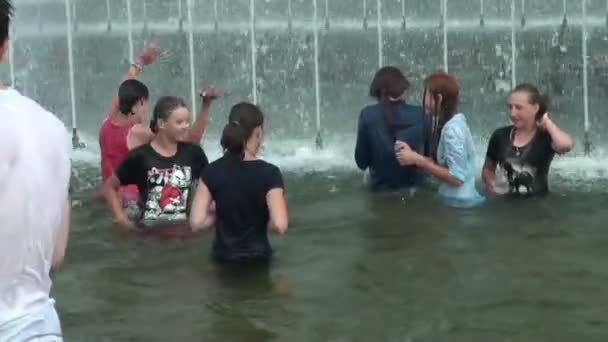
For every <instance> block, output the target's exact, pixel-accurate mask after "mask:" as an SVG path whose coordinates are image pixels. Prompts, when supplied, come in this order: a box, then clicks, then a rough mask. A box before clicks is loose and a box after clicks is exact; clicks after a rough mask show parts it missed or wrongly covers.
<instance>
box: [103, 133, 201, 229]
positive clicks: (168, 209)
mask: <svg viewBox="0 0 608 342" xmlns="http://www.w3.org/2000/svg"><path fill="white" fill-rule="evenodd" d="M207 164H208V161H207V156H206V155H205V152H204V151H203V149H202V148H201V147H200V146H199V145H194V144H188V143H181V142H180V143H178V145H177V152H176V153H175V155H173V156H171V157H165V156H162V155H160V154H159V153H158V152H156V150H154V148H152V146H151V145H150V144H145V145H142V146H139V147H137V148H135V149H133V150H132V151H130V152H129V153H128V154H127V156H126V157H125V159H124V160H123V161H122V162H121V163H120V165H118V167H117V168H116V170H115V171H114V173H115V174H116V176H117V177H118V179H119V180H120V183H121V184H136V185H137V188H138V190H139V194H140V196H139V203H138V204H139V208H140V211H141V214H140V217H139V220H138V223H139V225H141V226H142V227H148V228H151V227H154V226H167V225H176V224H185V223H188V214H189V213H190V204H191V202H192V194H193V191H194V188H195V186H196V181H197V180H198V178H199V177H200V174H201V170H202V169H203V168H204V167H205V166H206V165H207Z"/></svg>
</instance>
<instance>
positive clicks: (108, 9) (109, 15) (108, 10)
mask: <svg viewBox="0 0 608 342" xmlns="http://www.w3.org/2000/svg"><path fill="white" fill-rule="evenodd" d="M106 11H107V13H108V19H107V20H108V24H107V26H106V28H107V30H108V32H111V31H112V7H111V5H110V0H106Z"/></svg>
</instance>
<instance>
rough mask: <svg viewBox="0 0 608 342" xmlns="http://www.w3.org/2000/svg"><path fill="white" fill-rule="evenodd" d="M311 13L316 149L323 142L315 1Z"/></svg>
mask: <svg viewBox="0 0 608 342" xmlns="http://www.w3.org/2000/svg"><path fill="white" fill-rule="evenodd" d="M312 7H313V10H312V13H313V20H312V21H313V25H314V31H313V32H314V33H313V36H314V45H315V46H314V64H315V113H316V115H317V116H316V118H317V122H316V123H317V139H316V144H317V148H321V147H322V146H323V140H322V137H321V92H320V89H319V88H320V84H319V22H318V20H319V19H318V9H317V0H312Z"/></svg>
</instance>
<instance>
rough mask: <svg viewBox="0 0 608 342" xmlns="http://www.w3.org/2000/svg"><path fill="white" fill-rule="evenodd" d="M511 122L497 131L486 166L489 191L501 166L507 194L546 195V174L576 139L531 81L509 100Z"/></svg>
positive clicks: (513, 93) (484, 179)
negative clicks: (555, 117) (558, 122)
mask: <svg viewBox="0 0 608 342" xmlns="http://www.w3.org/2000/svg"><path fill="white" fill-rule="evenodd" d="M507 108H508V111H509V119H510V120H511V123H512V125H510V126H506V127H502V128H499V129H497V130H496V131H494V133H493V134H492V137H491V138H490V143H489V144H488V150H487V153H486V161H485V164H484V167H483V174H482V178H483V182H484V184H485V186H486V191H487V193H488V194H495V193H496V192H497V191H496V188H495V180H496V169H497V166H500V167H501V169H502V170H504V173H506V175H505V176H506V179H507V181H508V183H509V190H508V193H510V194H516V195H519V194H524V195H527V196H544V195H546V194H547V193H548V192H549V186H548V182H547V175H548V173H549V166H550V165H551V161H552V160H553V156H554V155H555V153H558V154H563V153H566V152H568V151H570V150H571V149H572V146H573V145H574V142H573V141H572V138H571V137H570V135H569V134H568V133H566V132H564V131H562V130H561V129H560V128H559V127H558V126H557V125H556V124H555V123H554V122H553V121H552V120H551V118H550V117H549V113H548V112H547V110H548V99H547V98H546V97H545V96H542V95H541V94H540V93H539V91H538V89H537V88H536V87H535V86H533V85H531V84H526V83H524V84H520V85H518V86H517V87H515V89H513V91H512V92H511V95H510V96H509V98H508V99H507Z"/></svg>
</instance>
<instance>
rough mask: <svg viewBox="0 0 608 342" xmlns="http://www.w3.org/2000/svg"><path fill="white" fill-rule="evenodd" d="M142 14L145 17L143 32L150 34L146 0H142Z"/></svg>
mask: <svg viewBox="0 0 608 342" xmlns="http://www.w3.org/2000/svg"><path fill="white" fill-rule="evenodd" d="M141 1H142V3H141V16H142V17H143V21H144V27H143V28H142V33H143V35H144V36H146V35H147V34H148V3H147V1H146V0H141Z"/></svg>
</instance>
